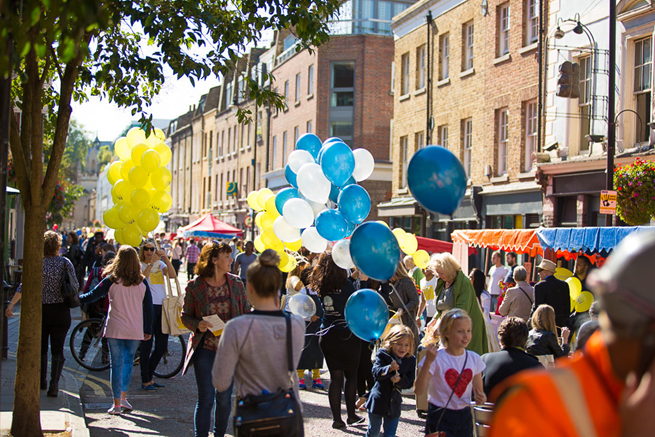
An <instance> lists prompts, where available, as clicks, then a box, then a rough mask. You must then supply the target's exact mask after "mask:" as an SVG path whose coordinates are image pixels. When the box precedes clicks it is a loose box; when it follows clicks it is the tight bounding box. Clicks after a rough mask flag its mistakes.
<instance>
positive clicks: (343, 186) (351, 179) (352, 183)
mask: <svg viewBox="0 0 655 437" xmlns="http://www.w3.org/2000/svg"><path fill="white" fill-rule="evenodd" d="M355 184H357V181H356V180H355V178H354V177H352V176H350V179H348V180H347V181H346V183H345V184H343V185H341V186H340V187H339V188H341V189H342V190H343V189H344V188H346V187H347V186H348V185H355Z"/></svg>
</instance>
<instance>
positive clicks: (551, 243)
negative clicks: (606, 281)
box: [537, 226, 655, 258]
mask: <svg viewBox="0 0 655 437" xmlns="http://www.w3.org/2000/svg"><path fill="white" fill-rule="evenodd" d="M646 229H651V230H652V229H655V228H653V227H649V226H631V227H603V228H601V227H596V228H541V229H539V230H537V238H538V239H539V242H540V244H541V246H542V247H543V248H544V249H551V250H553V251H555V252H557V253H558V254H559V253H566V252H569V253H577V252H580V251H582V252H585V253H586V254H588V255H593V254H599V255H600V256H602V257H603V258H605V257H607V255H608V254H609V251H610V250H612V249H613V248H614V247H615V246H616V245H617V244H619V242H621V240H623V239H624V238H625V237H627V236H628V235H630V234H632V233H633V232H641V231H643V230H646Z"/></svg>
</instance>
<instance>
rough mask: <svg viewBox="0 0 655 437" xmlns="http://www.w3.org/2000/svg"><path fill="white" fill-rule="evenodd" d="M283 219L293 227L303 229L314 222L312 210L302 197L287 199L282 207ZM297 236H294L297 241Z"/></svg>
mask: <svg viewBox="0 0 655 437" xmlns="http://www.w3.org/2000/svg"><path fill="white" fill-rule="evenodd" d="M282 215H284V219H285V220H286V221H287V223H289V224H290V225H291V226H293V227H294V228H298V229H305V228H308V227H310V226H311V225H312V223H314V210H313V208H312V207H311V205H310V204H309V203H308V202H307V201H306V200H304V199H298V198H295V199H289V200H287V201H286V203H285V204H284V207H283V208H282ZM299 238H300V237H299ZM297 240H298V238H296V240H294V241H297Z"/></svg>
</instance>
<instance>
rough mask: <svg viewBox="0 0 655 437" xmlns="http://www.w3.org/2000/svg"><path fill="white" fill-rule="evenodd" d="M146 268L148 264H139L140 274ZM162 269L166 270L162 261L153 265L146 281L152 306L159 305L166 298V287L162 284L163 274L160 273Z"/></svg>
mask: <svg viewBox="0 0 655 437" xmlns="http://www.w3.org/2000/svg"><path fill="white" fill-rule="evenodd" d="M147 267H148V264H146V263H141V271H142V272H144V271H145V270H146V268H147ZM164 268H166V264H165V263H164V262H163V261H159V262H156V263H154V264H153V265H152V268H151V269H150V276H149V277H148V279H147V281H148V286H149V287H150V294H151V295H152V304H153V305H161V304H162V303H163V302H164V298H165V297H166V285H165V284H164V272H163V271H162V269H164Z"/></svg>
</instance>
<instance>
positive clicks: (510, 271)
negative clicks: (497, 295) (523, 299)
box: [503, 252, 518, 289]
mask: <svg viewBox="0 0 655 437" xmlns="http://www.w3.org/2000/svg"><path fill="white" fill-rule="evenodd" d="M505 262H506V263H507V273H506V274H505V278H504V279H503V282H505V289H508V288H510V287H514V286H515V285H516V280H515V279H514V270H515V269H516V268H517V267H518V265H517V264H516V253H514V252H509V253H507V254H506V255H505Z"/></svg>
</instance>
